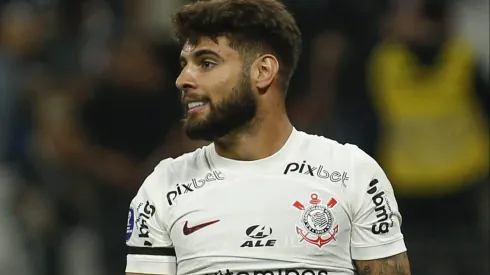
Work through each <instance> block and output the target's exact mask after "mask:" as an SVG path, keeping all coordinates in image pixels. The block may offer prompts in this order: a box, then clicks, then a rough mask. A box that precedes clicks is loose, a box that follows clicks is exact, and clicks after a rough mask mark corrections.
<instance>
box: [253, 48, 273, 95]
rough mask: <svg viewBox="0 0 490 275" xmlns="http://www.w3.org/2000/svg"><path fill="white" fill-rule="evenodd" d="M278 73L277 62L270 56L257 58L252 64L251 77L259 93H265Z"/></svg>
mask: <svg viewBox="0 0 490 275" xmlns="http://www.w3.org/2000/svg"><path fill="white" fill-rule="evenodd" d="M278 73H279V61H278V60H277V58H276V57H275V56H273V55H271V54H265V55H262V56H260V57H259V58H257V59H256V60H255V62H254V64H253V72H252V76H253V77H254V79H253V80H254V84H255V86H256V88H257V89H258V90H259V91H266V90H267V88H268V87H269V86H270V85H271V84H272V83H273V82H274V80H275V79H276V77H277V76H278Z"/></svg>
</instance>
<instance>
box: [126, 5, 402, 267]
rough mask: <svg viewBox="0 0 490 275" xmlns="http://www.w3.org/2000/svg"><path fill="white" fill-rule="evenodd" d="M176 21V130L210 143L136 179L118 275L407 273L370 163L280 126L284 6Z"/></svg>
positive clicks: (394, 214)
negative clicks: (182, 113) (179, 122)
mask: <svg viewBox="0 0 490 275" xmlns="http://www.w3.org/2000/svg"><path fill="white" fill-rule="evenodd" d="M174 21H175V24H176V29H177V37H178V39H179V41H181V42H182V46H183V47H182V51H181V56H180V63H181V66H182V72H181V74H180V76H179V77H178V79H177V83H176V84H177V87H178V88H179V89H180V90H181V91H182V102H183V104H184V106H185V108H186V110H187V112H186V117H185V119H184V126H183V127H184V130H185V132H186V133H187V135H188V136H189V137H190V138H192V139H202V140H208V141H212V143H211V144H210V145H209V146H205V147H203V148H200V149H198V150H196V151H194V152H192V153H188V154H185V155H183V156H180V157H178V158H176V159H165V160H163V161H162V162H161V163H160V164H158V165H157V167H156V168H155V170H154V172H153V173H152V174H151V175H150V176H149V177H148V178H147V179H146V180H145V182H144V183H143V185H142V187H141V189H140V190H139V192H138V194H137V195H136V197H135V198H134V199H133V201H132V203H131V206H130V209H129V217H128V225H127V234H126V237H127V245H128V248H129V249H128V251H129V252H128V256H127V266H126V272H127V273H126V274H131V275H134V274H136V275H140V274H141V275H142V274H155V275H174V274H219V275H250V274H261V275H327V274H328V275H348V274H349V275H352V274H362V275H367V274H369V275H381V274H383V275H408V274H410V270H409V262H408V259H407V254H406V248H405V244H404V240H403V235H402V233H401V231H400V224H401V217H400V213H399V212H398V207H397V203H396V201H395V197H394V194H393V189H392V187H391V184H390V182H389V181H388V179H387V178H386V176H385V174H384V172H383V170H382V169H381V168H380V166H379V165H378V164H377V163H376V161H375V160H373V159H372V158H371V157H369V156H368V155H367V154H365V153H364V152H363V151H361V150H360V149H359V148H357V147H356V146H354V145H349V144H346V145H342V144H339V143H337V142H335V141H333V140H330V139H327V138H324V137H319V136H313V135H309V134H306V133H304V132H301V131H298V130H296V129H295V128H294V127H293V126H292V125H291V123H290V122H289V120H288V116H287V114H286V109H285V97H286V90H287V88H288V82H289V79H290V77H291V75H292V73H293V71H294V69H295V67H296V64H297V62H298V56H299V54H300V47H301V34H300V31H299V29H298V27H297V25H296V23H295V21H294V19H293V17H292V16H291V14H290V13H288V12H287V11H286V10H285V8H284V6H283V5H282V4H281V3H280V2H278V1H275V0H211V1H205V2H204V1H202V2H197V3H194V4H190V5H186V6H184V7H182V8H181V9H180V10H179V11H178V12H177V14H176V16H175V20H174Z"/></svg>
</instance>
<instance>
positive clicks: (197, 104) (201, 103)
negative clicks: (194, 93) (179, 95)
mask: <svg viewBox="0 0 490 275" xmlns="http://www.w3.org/2000/svg"><path fill="white" fill-rule="evenodd" d="M202 105H204V102H191V103H189V104H187V106H188V107H189V109H192V108H195V107H199V106H202Z"/></svg>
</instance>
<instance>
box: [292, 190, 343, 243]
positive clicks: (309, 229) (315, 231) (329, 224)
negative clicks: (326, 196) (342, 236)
mask: <svg viewBox="0 0 490 275" xmlns="http://www.w3.org/2000/svg"><path fill="white" fill-rule="evenodd" d="M336 205H337V200H336V199H335V198H333V197H332V198H331V199H330V200H329V201H328V203H327V204H326V205H323V204H322V200H320V199H319V198H318V195H317V194H315V193H313V194H311V200H310V205H309V206H305V205H303V204H302V203H301V202H299V201H296V202H294V203H293V207H294V208H296V209H298V210H300V211H301V212H302V214H301V217H300V225H296V233H297V234H298V235H299V236H300V237H301V240H300V242H302V241H303V240H305V241H306V242H308V243H310V244H312V245H315V246H317V247H318V248H322V247H323V246H324V245H326V244H328V243H330V242H332V241H335V240H336V239H335V236H336V235H337V233H338V232H339V225H338V224H335V220H334V218H333V215H332V212H330V209H331V208H333V207H335V206H336ZM310 234H312V235H313V236H315V237H309V235H310Z"/></svg>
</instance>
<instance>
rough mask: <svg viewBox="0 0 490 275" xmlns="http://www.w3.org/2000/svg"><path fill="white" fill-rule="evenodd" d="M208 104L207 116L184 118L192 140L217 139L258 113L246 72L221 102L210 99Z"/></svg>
mask: <svg viewBox="0 0 490 275" xmlns="http://www.w3.org/2000/svg"><path fill="white" fill-rule="evenodd" d="M207 104H208V105H209V113H208V115H207V116H206V117H204V118H199V117H195V118H193V117H192V116H191V117H187V118H186V119H185V120H184V131H185V133H186V134H187V136H188V137H189V138H190V139H192V140H206V141H215V140H217V139H219V138H221V137H224V136H225V135H227V134H229V133H230V132H232V131H234V130H237V129H239V128H240V127H243V126H245V125H247V124H248V123H249V122H250V121H252V119H253V118H254V117H255V115H256V113H257V100H256V98H255V96H254V94H253V91H252V85H251V83H250V78H249V77H248V76H247V75H246V74H243V75H242V77H241V79H240V81H239V82H238V84H237V85H236V86H235V87H234V88H233V89H232V92H231V93H230V94H229V95H228V96H226V97H225V98H223V99H222V100H221V101H220V102H219V103H217V104H214V103H213V102H211V101H209V100H208V101H207Z"/></svg>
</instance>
